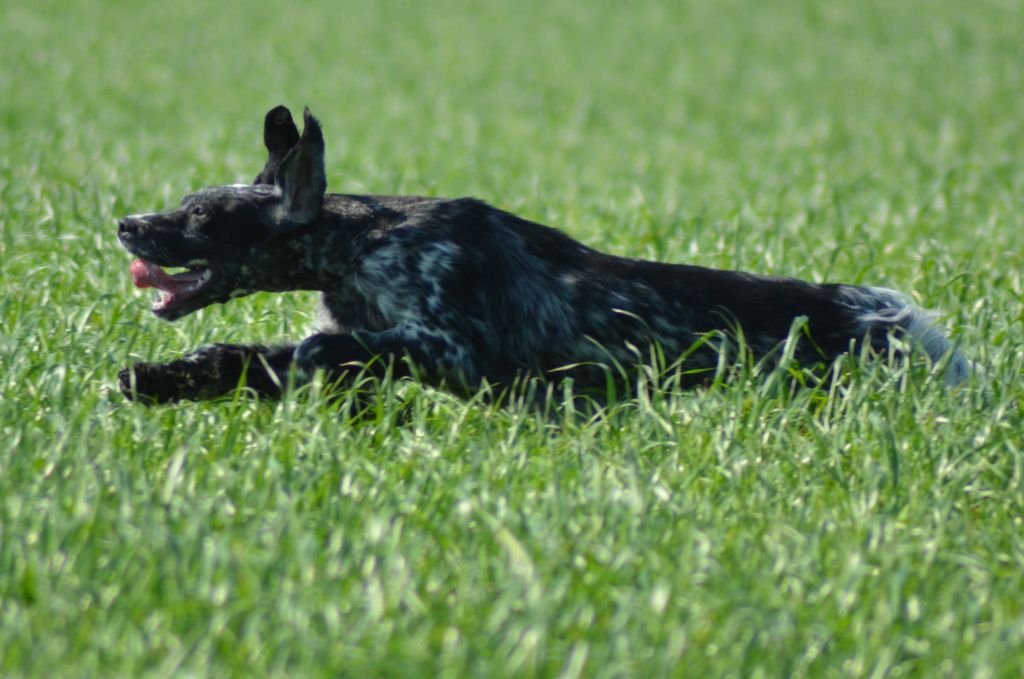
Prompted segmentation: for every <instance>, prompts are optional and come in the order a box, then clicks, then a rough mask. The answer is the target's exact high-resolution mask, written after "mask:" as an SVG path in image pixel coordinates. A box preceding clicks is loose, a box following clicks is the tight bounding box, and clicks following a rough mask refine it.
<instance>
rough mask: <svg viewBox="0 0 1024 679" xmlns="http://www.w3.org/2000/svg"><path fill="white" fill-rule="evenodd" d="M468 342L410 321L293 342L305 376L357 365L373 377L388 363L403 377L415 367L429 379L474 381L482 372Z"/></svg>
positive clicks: (333, 375)
mask: <svg viewBox="0 0 1024 679" xmlns="http://www.w3.org/2000/svg"><path fill="white" fill-rule="evenodd" d="M467 347H468V343H465V342H460V341H459V340H458V338H457V336H456V335H455V334H454V333H451V332H447V331H444V330H441V329H436V328H425V327H422V326H419V325H408V326H399V327H396V328H393V329H391V330H386V331H384V332H360V333H359V334H358V335H345V334H333V333H320V334H317V335H313V336H312V337H309V338H307V339H305V340H303V341H302V343H301V344H299V346H298V347H296V349H295V356H294V362H295V368H296V371H297V372H298V373H299V374H300V375H302V376H303V377H305V378H308V377H309V376H311V375H312V373H313V372H315V371H316V370H323V371H324V372H325V373H326V376H327V378H328V380H330V381H338V380H340V379H342V378H344V377H350V376H352V375H354V374H356V373H358V372H359V370H361V369H366V370H368V371H369V372H370V373H371V374H373V375H375V376H377V377H382V376H383V375H384V374H385V373H386V372H387V371H388V370H389V369H390V371H391V374H392V376H393V377H406V376H409V375H410V374H411V372H412V370H413V367H415V368H416V369H417V370H418V371H419V374H420V376H421V377H424V378H426V379H427V380H428V381H430V382H435V383H436V382H440V381H448V382H449V383H450V384H452V385H453V386H454V385H456V384H457V385H459V386H468V387H472V386H474V385H476V384H477V383H478V382H479V379H480V374H479V371H478V369H477V366H476V363H475V362H474V361H473V360H472V354H471V353H470V352H469V351H468V349H467Z"/></svg>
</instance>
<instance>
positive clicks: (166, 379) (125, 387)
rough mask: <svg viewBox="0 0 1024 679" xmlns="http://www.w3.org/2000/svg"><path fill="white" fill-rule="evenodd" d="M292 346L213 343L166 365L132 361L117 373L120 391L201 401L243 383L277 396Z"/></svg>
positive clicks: (149, 399) (160, 399)
mask: <svg viewBox="0 0 1024 679" xmlns="http://www.w3.org/2000/svg"><path fill="white" fill-rule="evenodd" d="M294 352H295V346H294V345H288V346H275V347H265V346H260V345H243V344H214V345H211V346H208V347H203V348H201V349H199V350H197V351H195V352H193V353H191V354H188V355H187V356H185V357H184V358H181V359H178V360H176V361H171V362H170V363H136V364H135V365H133V366H131V367H128V368H125V369H124V370H122V371H121V373H120V374H119V376H118V377H119V382H120V388H121V393H122V394H124V395H125V396H126V397H128V398H129V399H132V400H137V401H142V402H144V403H169V402H172V401H202V400H207V399H213V398H217V397H219V396H224V395H225V394H229V393H231V392H232V391H234V390H235V389H236V388H237V387H239V386H244V387H247V388H249V389H251V390H252V391H254V392H256V393H257V394H259V395H260V396H271V397H276V396H280V394H281V391H282V389H283V388H284V386H285V385H286V384H287V382H288V368H289V366H290V365H291V363H292V356H293V354H294Z"/></svg>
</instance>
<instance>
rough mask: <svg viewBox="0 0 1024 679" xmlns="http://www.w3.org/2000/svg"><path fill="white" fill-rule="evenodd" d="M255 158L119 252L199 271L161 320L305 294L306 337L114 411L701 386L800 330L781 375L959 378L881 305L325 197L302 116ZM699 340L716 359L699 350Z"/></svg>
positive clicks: (145, 225) (139, 374)
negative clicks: (855, 372)
mask: <svg viewBox="0 0 1024 679" xmlns="http://www.w3.org/2000/svg"><path fill="white" fill-rule="evenodd" d="M264 141H265V143H266V146H267V149H268V152H269V156H268V160H267V163H266V165H265V167H264V168H263V170H262V171H261V172H260V174H259V175H258V176H257V178H256V180H255V182H254V184H253V185H231V186H222V187H213V188H210V189H204V190H203V191H200V192H198V193H196V194H192V195H190V196H187V197H186V198H185V200H184V201H183V202H182V206H181V207H180V208H178V209H177V210H173V211H170V212H166V213H161V214H147V215H138V216H133V217H127V218H125V219H124V220H122V221H121V224H120V227H119V231H120V233H119V235H120V237H121V240H122V243H123V244H124V246H125V248H126V249H128V250H129V251H130V252H132V253H133V254H135V255H137V256H139V257H141V258H144V259H147V260H149V261H151V262H154V263H156V264H159V265H161V266H181V265H185V264H188V263H194V262H203V263H206V264H208V265H209V267H211V268H212V269H213V271H214V272H215V274H216V275H215V276H214V278H215V280H214V282H213V283H212V284H211V285H210V286H209V289H208V290H204V294H203V295H201V296H199V298H198V299H196V300H194V301H190V302H189V303H187V304H184V305H181V306H180V308H175V309H173V310H171V311H168V312H166V313H164V314H162V315H163V316H164V317H166V318H168V319H169V320H174V318H177V317H180V316H182V315H185V314H187V313H191V312H192V311H195V310H196V309H197V308H201V307H202V306H206V305H207V304H211V303H219V302H225V301H228V300H230V299H233V298H235V297H238V296H242V295H245V294H249V293H251V292H256V291H261V290H262V291H275V292H283V291H288V290H318V291H320V292H321V293H322V299H321V303H320V307H319V310H318V313H317V325H318V329H319V332H317V333H316V334H314V335H313V336H311V337H309V338H307V339H306V340H304V341H303V342H301V343H299V344H297V345H293V346H284V347H264V346H260V345H252V346H248V345H245V346H243V345H214V346H212V347H205V348H202V349H200V350H198V351H197V352H195V353H194V354H191V355H189V356H187V357H185V358H184V359H181V360H178V361H173V362H171V363H163V364H154V363H144V364H137V365H136V366H133V367H132V368H129V369H126V370H124V371H122V373H121V387H122V390H123V391H124V393H125V394H126V395H128V396H129V397H130V398H138V399H141V400H144V401H147V402H154V401H155V402H164V401H173V400H178V399H204V398H214V397H217V396H220V395H222V394H225V393H228V392H230V391H232V390H233V389H235V388H236V387H237V386H238V385H239V384H244V385H246V386H248V387H249V388H251V389H253V390H254V391H256V392H257V393H260V394H264V395H276V394H278V393H280V391H281V389H282V388H283V386H284V385H286V384H287V383H288V381H289V379H298V380H305V379H308V378H309V376H310V375H311V374H312V373H314V372H315V371H317V370H324V371H326V372H327V373H328V374H329V376H330V377H335V378H337V377H341V376H343V375H345V374H347V373H346V370H347V368H348V366H350V365H351V364H352V363H369V364H370V369H372V370H376V371H381V370H383V369H384V368H385V367H386V366H390V367H391V369H392V370H393V371H394V372H395V373H396V374H398V375H404V374H410V373H411V372H413V369H415V374H417V375H419V376H421V377H423V378H424V379H427V380H429V381H432V382H435V383H444V384H446V385H449V386H454V387H458V388H461V389H468V390H472V389H475V388H477V387H478V386H480V384H481V383H482V382H484V381H487V382H489V383H492V384H493V383H498V384H507V383H510V382H511V381H513V380H515V379H518V378H520V377H522V376H538V377H548V378H552V377H558V378H559V379H561V378H564V377H566V376H568V377H571V378H572V379H573V380H574V384H575V385H576V386H577V388H587V387H601V386H603V385H604V383H605V379H606V378H605V374H606V372H607V371H606V370H605V369H604V368H603V367H602V366H605V365H608V364H611V363H616V364H618V365H619V366H622V367H625V368H627V369H628V368H630V367H631V366H635V365H636V364H637V363H643V362H646V361H647V360H649V357H650V353H649V350H650V347H651V346H652V345H656V346H657V347H659V348H660V350H661V352H662V353H663V355H664V356H665V358H666V361H667V363H669V364H671V363H672V362H673V361H674V360H675V359H676V358H677V357H679V356H680V355H683V354H684V353H685V354H687V360H686V361H685V363H684V364H683V369H684V370H685V371H686V372H687V373H695V372H696V373H698V374H699V371H700V370H701V369H709V368H713V367H714V366H715V365H716V364H717V363H718V361H719V352H720V351H721V350H722V348H723V346H728V345H730V344H732V345H733V346H735V342H734V341H733V342H730V340H729V338H730V337H731V338H733V339H735V338H736V337H738V336H740V335H742V338H743V343H744V346H746V347H747V348H748V350H749V351H750V352H752V354H753V355H754V357H755V358H759V357H762V356H765V355H770V354H772V353H773V352H777V351H778V349H779V347H780V346H781V345H782V344H783V343H784V342H785V341H786V339H787V337H789V336H790V331H791V328H793V327H794V323H795V322H796V323H799V322H800V321H801V320H805V322H806V330H807V334H808V335H809V336H808V337H805V338H804V339H802V340H801V341H799V342H798V344H797V347H796V350H795V352H794V356H795V358H796V359H797V360H799V361H801V362H803V363H805V364H806V363H811V364H814V363H819V362H823V361H825V362H827V361H831V360H832V359H834V358H835V357H837V356H838V355H840V354H842V353H844V352H846V351H849V350H850V349H851V347H853V346H855V345H857V344H858V343H860V342H863V341H865V339H867V341H869V342H870V344H871V345H872V346H873V347H874V348H875V349H879V350H881V349H884V348H885V347H886V345H887V343H888V342H889V338H890V337H891V336H892V335H893V334H894V333H895V334H901V333H902V334H905V335H908V336H910V337H911V338H912V339H916V340H917V341H918V342H919V343H920V344H921V346H922V347H923V349H924V350H925V351H926V352H927V353H928V354H929V355H930V356H931V357H932V358H933V359H936V360H937V359H939V358H941V357H943V356H944V355H947V354H950V356H951V358H950V360H949V366H950V368H949V370H948V372H947V381H948V382H949V383H951V384H955V383H957V382H959V381H961V380H962V379H963V378H964V377H966V375H967V372H968V369H969V365H968V363H967V362H966V360H965V359H963V357H962V355H961V354H960V353H959V352H958V351H955V350H953V349H952V348H951V346H950V344H949V342H948V341H947V340H946V339H945V338H944V337H943V336H942V335H941V333H939V331H938V330H936V329H935V328H933V327H932V326H931V325H929V324H928V323H927V322H926V317H925V315H924V314H923V313H922V312H921V311H920V310H918V309H916V308H915V307H913V306H911V305H910V304H908V303H907V302H906V300H905V299H904V298H902V297H901V296H899V295H897V294H896V293H893V292H892V291H887V290H882V289H879V288H867V287H858V286H847V285H818V284H812V283H807V282H803V281H797V280H791V279H780V278H768V277H762V276H756V275H752V274H748V273H741V272H733V271H717V270H711V269H704V268H700V267H693V266H686V265H673V264H663V263H657V262H649V261H642V260H635V259H625V258H620V257H614V256H611V255H607V254H604V253H600V252H597V251H595V250H592V249H591V248H588V247H586V246H585V245H582V244H580V243H578V242H576V241H574V240H573V239H571V238H569V237H568V236H566V235H565V234H563V233H561V232H559V231H556V230H555V229H551V228H549V227H546V226H543V225H540V224H536V223H533V222H529V221H527V220H524V219H520V218H519V217H516V216H514V215H512V214H509V213H506V212H503V211H501V210H498V209H496V208H493V207H491V206H489V205H487V204H485V203H483V202H480V201H478V200H474V199H468V198H462V199H454V200H446V199H436V198H423V197H416V196H362V195H339V194H327V193H325V189H326V181H325V178H324V170H323V136H322V133H321V131H320V126H319V123H318V122H317V120H316V119H315V118H314V117H313V116H312V115H310V114H309V111H308V110H307V111H306V113H305V130H304V132H303V134H302V136H301V137H300V136H299V134H298V130H297V129H296V128H295V125H294V123H293V122H292V119H291V115H290V114H289V113H288V111H287V109H284V108H283V107H278V108H276V109H274V110H272V111H271V112H270V113H268V114H267V118H266V124H265V132H264ZM197 207H198V208H202V209H201V210H197ZM199 213H201V214H202V216H201V217H197V216H196V215H197V214H199ZM709 333H713V334H714V336H715V338H716V339H715V341H706V342H704V343H703V344H700V341H701V340H702V338H705V339H706V338H707V336H708V334H709ZM695 343H696V344H697V345H698V348H696V349H695V350H692V351H691V348H692V347H694V346H695ZM380 359H383V360H380ZM566 366H574V367H572V368H570V369H568V370H566V369H565V367H566ZM349 372H351V371H349ZM700 379H701V378H700V377H699V376H698V377H697V380H698V381H699V380H700Z"/></svg>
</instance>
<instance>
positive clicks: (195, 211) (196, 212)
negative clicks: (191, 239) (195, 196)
mask: <svg viewBox="0 0 1024 679" xmlns="http://www.w3.org/2000/svg"><path fill="white" fill-rule="evenodd" d="M192 214H194V215H195V216H196V217H202V216H203V215H205V214H206V210H204V209H203V208H202V206H201V205H196V206H195V207H194V208H192Z"/></svg>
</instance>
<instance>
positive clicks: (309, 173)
mask: <svg viewBox="0 0 1024 679" xmlns="http://www.w3.org/2000/svg"><path fill="white" fill-rule="evenodd" d="M302 116H303V118H304V119H305V126H304V127H303V128H302V138H301V139H299V143H298V144H297V145H296V146H294V147H293V148H292V150H291V151H289V152H288V155H287V156H285V158H284V160H282V161H281V166H280V167H278V168H277V172H276V173H275V175H274V184H275V185H276V186H277V188H278V189H280V191H281V205H280V207H279V208H278V210H279V212H278V219H279V220H280V221H281V222H282V223H285V224H306V223H308V222H310V221H312V220H313V219H315V218H316V216H317V215H318V214H320V206H321V205H323V202H324V193H326V192H327V176H326V174H325V173H324V134H323V131H322V130H321V129H320V121H318V120H317V119H316V118H315V117H313V114H312V113H310V112H309V107H306V109H305V111H303V114H302Z"/></svg>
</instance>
